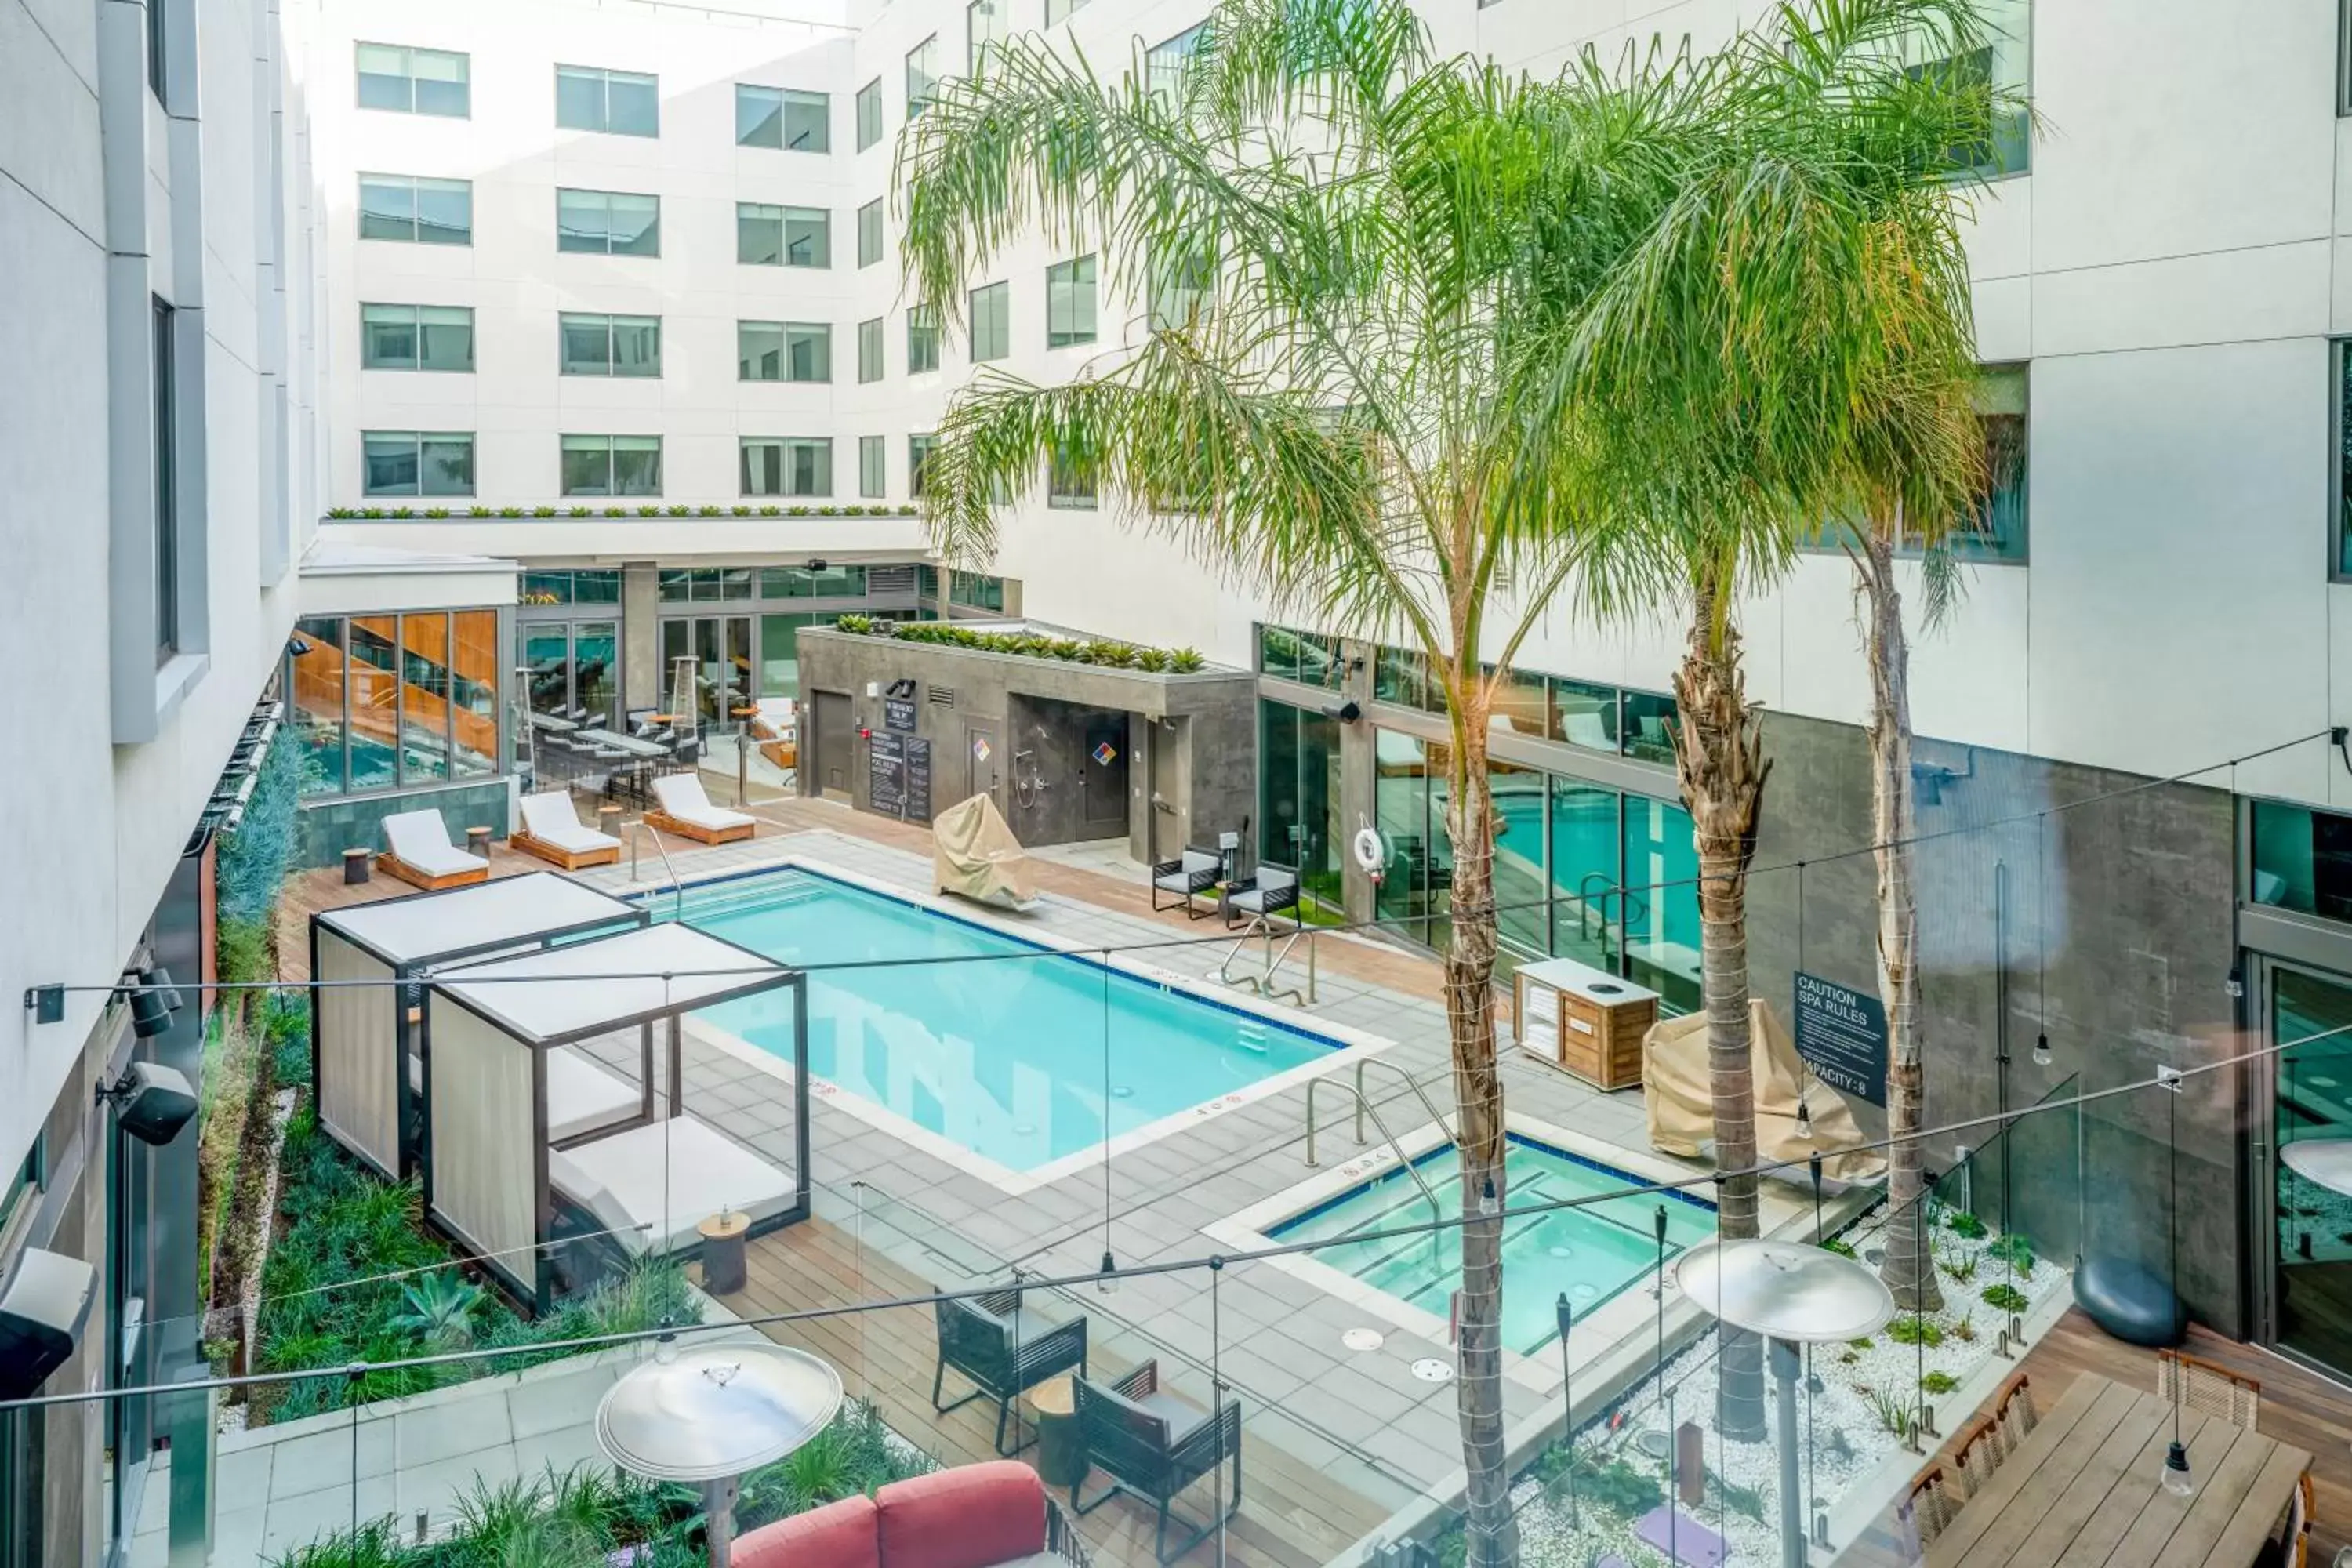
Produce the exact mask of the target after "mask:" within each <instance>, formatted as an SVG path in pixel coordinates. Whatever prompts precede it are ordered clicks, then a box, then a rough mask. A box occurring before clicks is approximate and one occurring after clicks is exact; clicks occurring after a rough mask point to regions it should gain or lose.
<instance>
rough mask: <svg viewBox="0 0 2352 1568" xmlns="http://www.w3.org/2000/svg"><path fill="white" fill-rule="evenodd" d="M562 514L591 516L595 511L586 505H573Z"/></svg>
mask: <svg viewBox="0 0 2352 1568" xmlns="http://www.w3.org/2000/svg"><path fill="white" fill-rule="evenodd" d="M564 515H565V516H567V517H593V516H594V515H595V513H594V512H593V510H591V509H589V508H587V507H584V506H575V507H572V508H571V509H570V510H568V511H567V512H566V513H565V514H564Z"/></svg>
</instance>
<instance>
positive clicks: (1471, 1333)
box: [1445, 667, 1518, 1568]
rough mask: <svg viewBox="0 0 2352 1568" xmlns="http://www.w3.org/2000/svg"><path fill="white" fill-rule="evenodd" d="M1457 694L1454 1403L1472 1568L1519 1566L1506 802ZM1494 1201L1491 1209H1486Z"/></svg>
mask: <svg viewBox="0 0 2352 1568" xmlns="http://www.w3.org/2000/svg"><path fill="white" fill-rule="evenodd" d="M1474 668H1475V667H1474ZM1471 679H1475V675H1474V676H1473V677H1472V678H1471ZM1454 684H1455V685H1456V686H1457V687H1458V686H1461V685H1463V684H1464V683H1463V682H1459V681H1457V682H1455V683H1454ZM1448 696H1449V700H1452V701H1454V703H1456V704H1457V706H1456V707H1455V712H1456V713H1457V714H1462V715H1464V717H1463V720H1462V726H1461V730H1460V731H1459V739H1458V741H1457V742H1456V744H1454V746H1452V747H1450V748H1449V750H1450V751H1451V752H1452V753H1453V759H1454V764H1453V777H1452V779H1451V780H1450V781H1449V784H1450V788H1449V790H1448V793H1447V796H1446V811H1445V834H1446V837H1447V838H1449V839H1450V840H1451V841H1452V843H1453V847H1454V896H1453V931H1454V934H1453V939H1452V941H1451V942H1448V943H1447V945H1446V952H1445V1024H1446V1032H1447V1034H1448V1035H1449V1036H1450V1037H1451V1038H1452V1041H1453V1047H1454V1131H1455V1141H1456V1144H1457V1148H1456V1154H1457V1157H1458V1158H1459V1159H1460V1161H1461V1165H1462V1218H1463V1221H1464V1224H1463V1226H1462V1304H1461V1309H1460V1311H1459V1314H1458V1317H1459V1321H1458V1323H1457V1325H1456V1336H1457V1341H1458V1352H1459V1367H1458V1371H1457V1375H1456V1380H1455V1385H1454V1408H1455V1411H1456V1413H1457V1415H1458V1417H1459V1419H1460V1422H1461V1426H1462V1464H1463V1468H1464V1470H1465V1472H1466V1474H1467V1478H1468V1479H1467V1481H1466V1484H1465V1492H1466V1497H1465V1511H1466V1514H1467V1518H1466V1519H1465V1526H1466V1531H1465V1533H1466V1535H1467V1537H1468V1541H1469V1548H1470V1550H1469V1554H1468V1559H1467V1563H1468V1568H1508V1565H1509V1564H1511V1563H1516V1562H1517V1560H1518V1540H1517V1526H1516V1525H1515V1524H1514V1523H1513V1521H1512V1518H1511V1503H1510V1477H1509V1475H1508V1474H1507V1472H1506V1470H1505V1468H1504V1459H1503V1220H1502V1209H1503V1205H1504V1200H1505V1196H1506V1194H1505V1190H1504V1185H1503V1151H1504V1139H1503V1081H1502V1077H1501V1075H1500V1073H1499V1072H1498V1071H1497V1070H1496V1062H1495V1008H1494V1001H1493V984H1494V978H1495V895H1494V887H1495V877H1494V863H1495V833H1494V800H1493V797H1492V796H1491V795H1489V793H1488V791H1487V787H1486V715H1485V711H1484V705H1483V704H1482V703H1477V702H1475V700H1471V697H1470V694H1469V693H1467V692H1465V691H1462V690H1455V691H1453V692H1450V693H1449V694H1448ZM1465 704H1466V706H1465ZM1487 1194H1493V1196H1492V1197H1491V1198H1489V1197H1488V1195H1487ZM1489 1209H1491V1210H1492V1212H1491V1213H1487V1212H1484V1211H1486V1210H1489Z"/></svg>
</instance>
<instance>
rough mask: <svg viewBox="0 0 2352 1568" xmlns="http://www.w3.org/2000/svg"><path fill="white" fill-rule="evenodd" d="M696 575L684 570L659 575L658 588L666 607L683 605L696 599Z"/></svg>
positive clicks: (657, 579) (664, 572)
mask: <svg viewBox="0 0 2352 1568" xmlns="http://www.w3.org/2000/svg"><path fill="white" fill-rule="evenodd" d="M693 584H694V574H692V573H690V572H687V571H684V570H677V571H670V570H665V571H663V572H661V573H659V574H657V577H656V591H657V592H658V594H659V595H660V596H661V602H662V603H663V604H665V605H683V604H685V603H686V602H687V601H688V599H691V598H692V597H694V586H693Z"/></svg>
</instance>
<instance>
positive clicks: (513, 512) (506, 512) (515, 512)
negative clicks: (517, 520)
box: [499, 506, 522, 517]
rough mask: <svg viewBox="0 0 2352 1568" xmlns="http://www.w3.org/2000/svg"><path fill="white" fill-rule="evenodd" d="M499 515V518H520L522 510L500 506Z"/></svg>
mask: <svg viewBox="0 0 2352 1568" xmlns="http://www.w3.org/2000/svg"><path fill="white" fill-rule="evenodd" d="M521 515H522V508H520V507H519V506H502V507H500V508H499V516H500V517H520V516H521Z"/></svg>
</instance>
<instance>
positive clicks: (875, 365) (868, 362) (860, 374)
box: [857, 316, 882, 384]
mask: <svg viewBox="0 0 2352 1568" xmlns="http://www.w3.org/2000/svg"><path fill="white" fill-rule="evenodd" d="M857 379H858V382H859V383H860V384H865V383H866V382H874V381H879V380H881V379H882V318H881V317H879V316H877V317H875V318H874V319H873V320H872V321H860V322H858V323H857Z"/></svg>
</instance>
